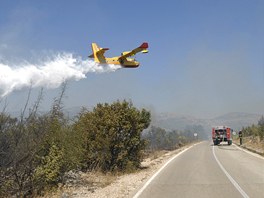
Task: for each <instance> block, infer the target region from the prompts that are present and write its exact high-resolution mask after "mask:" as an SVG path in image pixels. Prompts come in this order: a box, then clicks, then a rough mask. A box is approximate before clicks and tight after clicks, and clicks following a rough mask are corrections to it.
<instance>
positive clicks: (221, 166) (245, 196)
mask: <svg viewBox="0 0 264 198" xmlns="http://www.w3.org/2000/svg"><path fill="white" fill-rule="evenodd" d="M212 150H213V154H214V158H215V160H216V162H217V163H218V165H219V166H220V168H221V169H222V171H223V172H224V173H225V175H226V176H227V178H228V179H229V180H230V181H231V183H232V184H233V185H234V186H235V187H236V189H237V190H238V191H239V192H240V194H241V195H242V196H243V197H244V198H249V196H248V195H247V193H245V191H244V190H242V188H241V187H240V186H239V185H238V183H237V182H236V181H235V180H234V179H233V178H232V177H231V175H229V173H228V172H227V171H226V169H225V168H224V167H223V165H222V164H221V163H220V161H219V160H218V159H217V157H216V155H215V150H214V146H213V149H212Z"/></svg>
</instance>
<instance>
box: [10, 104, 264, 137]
mask: <svg viewBox="0 0 264 198" xmlns="http://www.w3.org/2000/svg"><path fill="white" fill-rule="evenodd" d="M81 109H82V107H71V108H65V109H64V110H63V112H64V113H65V115H66V116H67V117H69V118H70V119H72V118H74V117H75V116H77V115H78V114H79V113H80V111H81ZM90 110H91V109H90ZM27 113H28V111H26V115H27ZM44 113H46V112H45V111H42V112H40V114H44ZM263 114H264V113H263ZM10 115H12V116H14V117H19V116H20V115H21V112H10ZM261 116H262V115H261V114H252V113H244V112H232V113H227V114H224V115H221V116H218V117H215V118H212V119H200V118H196V117H193V116H187V115H177V114H175V113H160V114H158V115H153V119H152V120H154V121H153V122H152V124H153V125H155V126H158V127H161V128H164V129H167V130H176V129H177V130H184V129H186V127H188V126H192V125H201V126H202V127H203V128H204V129H205V131H208V133H210V132H211V127H212V126H217V125H226V126H230V127H231V128H233V129H234V130H235V131H238V130H240V129H241V128H242V127H243V126H244V127H246V126H251V125H252V124H257V123H258V121H259V119H260V118H261Z"/></svg>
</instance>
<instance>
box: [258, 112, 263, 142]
mask: <svg viewBox="0 0 264 198" xmlns="http://www.w3.org/2000/svg"><path fill="white" fill-rule="evenodd" d="M258 125H259V137H260V140H263V139H264V116H261V118H260V120H259V121H258Z"/></svg>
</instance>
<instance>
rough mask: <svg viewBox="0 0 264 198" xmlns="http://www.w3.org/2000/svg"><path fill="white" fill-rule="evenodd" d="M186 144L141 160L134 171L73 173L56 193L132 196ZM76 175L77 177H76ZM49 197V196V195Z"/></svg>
mask: <svg viewBox="0 0 264 198" xmlns="http://www.w3.org/2000/svg"><path fill="white" fill-rule="evenodd" d="M192 145H193V144H190V145H186V146H184V147H182V148H179V149H177V150H174V151H163V152H160V153H159V154H156V155H155V156H151V157H149V158H146V159H145V160H144V161H143V162H142V169H141V170H140V171H137V172H135V173H130V174H124V175H120V176H113V175H103V174H101V173H78V174H77V176H76V173H74V175H75V176H74V177H75V178H73V179H72V181H70V182H68V184H67V183H66V185H64V186H61V187H60V188H59V191H58V192H57V193H56V195H53V196H52V197H62V198H85V197H89V198H98V197H107V198H124V197H133V195H134V194H135V193H136V192H137V191H138V190H139V189H140V187H141V186H142V185H143V184H144V183H145V182H146V181H147V180H148V179H149V178H150V177H151V176H152V175H153V174H154V173H155V172H156V171H158V170H159V169H160V168H161V167H162V166H163V165H164V164H165V163H166V162H167V161H168V160H169V159H170V158H172V157H173V156H174V155H176V154H177V153H179V152H181V151H182V150H184V149H186V148H188V147H190V146H192ZM76 177H77V178H76ZM49 197H51V196H49Z"/></svg>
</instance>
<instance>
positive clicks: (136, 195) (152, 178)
mask: <svg viewBox="0 0 264 198" xmlns="http://www.w3.org/2000/svg"><path fill="white" fill-rule="evenodd" d="M200 143H202V142H200ZM200 143H197V144H200ZM197 144H194V145H192V146H190V147H188V148H186V149H184V150H183V151H181V152H179V153H178V154H177V155H175V156H174V157H172V158H171V159H170V160H169V161H167V162H166V164H164V165H163V166H162V167H161V168H160V169H159V170H158V171H157V172H156V173H155V174H154V175H152V177H151V178H150V179H149V180H148V181H147V182H146V183H145V185H144V186H143V187H142V188H141V189H140V190H139V191H138V192H137V194H135V195H134V196H133V198H138V197H139V196H140V195H141V193H142V192H143V191H144V190H145V189H146V188H147V186H148V185H149V184H150V183H151V182H152V180H154V178H155V177H156V176H157V175H158V174H159V173H160V172H161V171H162V170H163V169H164V168H165V167H166V166H167V165H168V164H169V163H170V162H171V161H172V160H174V159H175V158H176V157H178V156H179V155H181V154H183V153H184V152H185V151H187V150H189V149H190V148H192V147H194V146H196V145H197Z"/></svg>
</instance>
